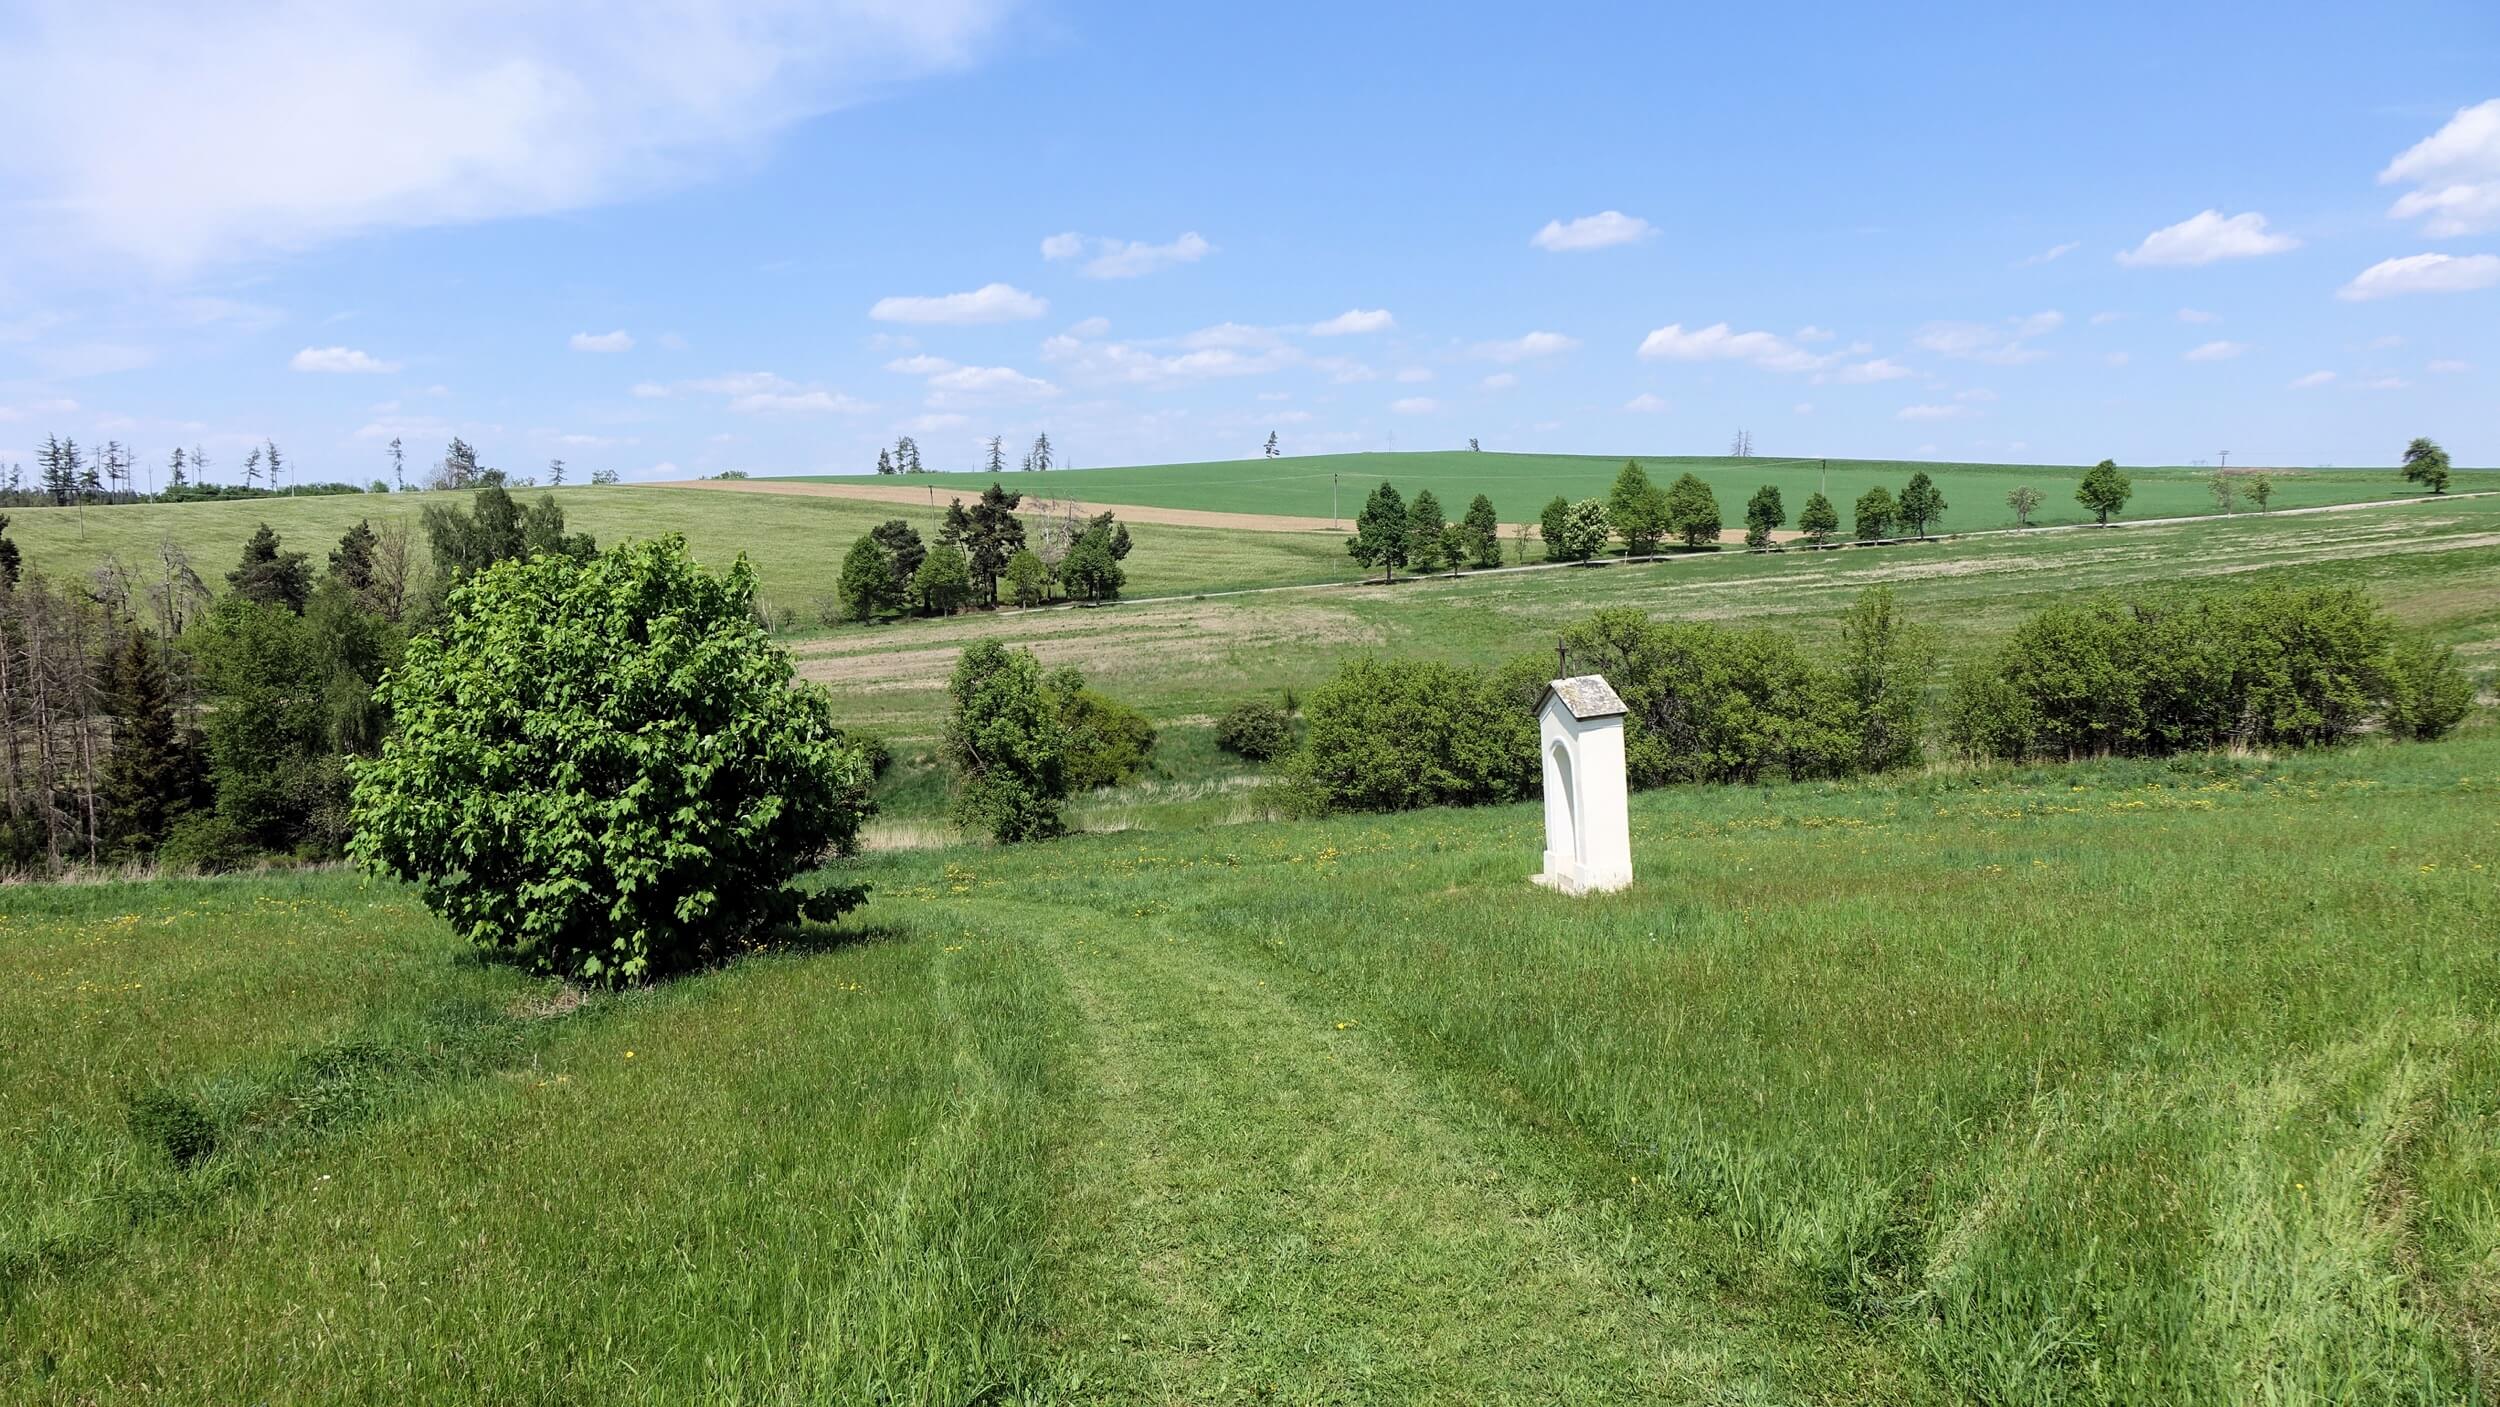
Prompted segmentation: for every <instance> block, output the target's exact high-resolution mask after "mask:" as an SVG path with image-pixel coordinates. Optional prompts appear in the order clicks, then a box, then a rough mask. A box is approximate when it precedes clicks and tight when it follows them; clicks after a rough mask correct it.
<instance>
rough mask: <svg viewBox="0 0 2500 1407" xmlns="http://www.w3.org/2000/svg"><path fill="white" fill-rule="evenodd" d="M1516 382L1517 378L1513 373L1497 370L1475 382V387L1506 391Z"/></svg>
mask: <svg viewBox="0 0 2500 1407" xmlns="http://www.w3.org/2000/svg"><path fill="white" fill-rule="evenodd" d="M1518 384H1519V378H1518V377H1517V376H1516V375H1514V374H1513V373H1511V372H1507V371H1497V372H1495V373H1493V374H1492V375H1491V376H1488V377H1486V378H1484V379H1483V380H1482V381H1479V382H1477V383H1476V388H1477V389H1478V390H1483V391H1507V390H1509V389H1510V388H1512V387H1513V386H1516V385H1518Z"/></svg>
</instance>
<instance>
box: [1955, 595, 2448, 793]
mask: <svg viewBox="0 0 2500 1407" xmlns="http://www.w3.org/2000/svg"><path fill="white" fill-rule="evenodd" d="M2471 702H2472V686H2471V683H2470V681H2467V680H2466V679H2465V677H2464V674H2463V671H2462V670H2460V669H2458V668H2457V666H2456V663H2455V660H2454V657H2453V654H2452V653H2451V652H2449V651H2447V650H2444V649H2439V648H2436V647H2433V646H2431V645H2429V644H2427V643H2426V642H2423V641H2420V640H2418V639H2415V638H2413V637H2410V636H2407V635H2406V634H2404V633H2403V632H2401V631H2399V630H2398V629H2397V628H2396V626H2395V623H2394V622H2393V621H2391V620H2390V619H2389V618H2388V617H2387V615H2386V613H2385V612H2383V611H2381V610H2380V609H2379V608H2378V607H2377V606H2376V605H2374V604H2372V602H2371V601H2370V600H2369V598H2368V597H2367V596H2365V595H2363V594H2362V593H2361V592H2360V591H2358V590H2355V589H2353V588H2349V587H2303V588H2291V587H2265V588H2259V589H2254V590H2227V591H2209V592H2203V593H2196V594H2178V595H2170V596H2158V597H2146V598H2139V599H2122V598H2119V597H2114V596H2102V597H2096V598H2093V599H2091V600H2087V601H2080V602H2075V603H2071V604H2066V605H2059V606H2052V607H2050V608H2049V609H2047V610H2044V611H2042V612H2040V613H2039V614H2038V615H2035V616H2033V617H2031V618H2030V619H2029V620H2026V621H2024V622H2023V623H2022V624H2021V625H2020V626H2018V627H2016V629H2015V631H2014V633H2013V635H2012V637H2010V638H2009V639H2008V640H2007V641H2006V642H2005V643H2004V645H2002V646H2001V647H1999V648H1998V649H1997V650H1996V651H1995V652H1994V653H1993V654H1991V655H1989V656H1987V657H1985V658H1982V659H1978V660H1974V661H1971V662H1968V663H1967V664H1965V666H1964V667H1963V668H1962V669H1961V670H1960V671H1959V672H1958V673H1957V675H1956V677H1955V680H1954V683H1953V687H1952V690H1951V702H1950V704H1949V706H1948V709H1947V717H1948V723H1947V732H1948V735H1949V736H1950V737H1951V739H1952V741H1953V742H1954V744H1955V745H1956V746H1957V747H1958V748H1960V749H1961V750H1962V751H1964V752H1967V753H1970V754H1972V755H1975V756H1982V757H1997V758H2008V759H2022V758H2066V757H2096V756H2120V757H2157V756H2162V755H2165V754H2168V753H2173V752H2181V751H2187V750H2191V749H2198V748H2212V747H2224V746H2233V745H2238V746H2253V747H2307V746H2316V745H2321V744H2331V743H2336V742H2340V741H2343V740H2345V739H2347V738H2350V737H2352V736H2353V735H2355V734H2356V733H2358V732H2360V731H2361V730H2363V729H2364V728H2365V727H2367V726H2369V725H2370V724H2371V723H2372V722H2373V721H2382V722H2384V723H2385V725H2386V727H2387V728H2388V730H2389V731H2390V732H2391V733H2395V734H2396V735H2398V736H2402V737H2432V736H2437V735H2438V734H2439V733H2442V732H2445V731H2446V730H2447V729H2448V728H2450V727H2453V726H2454V725H2455V723H2456V722H2457V720H2458V719H2460V718H2462V717H2463V716H2464V713H2465V710H2466V709H2467V708H2469V707H2470V706H2471Z"/></svg>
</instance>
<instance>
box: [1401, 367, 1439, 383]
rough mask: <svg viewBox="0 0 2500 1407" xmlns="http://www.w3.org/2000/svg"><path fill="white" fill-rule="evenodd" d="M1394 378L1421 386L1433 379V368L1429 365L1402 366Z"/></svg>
mask: <svg viewBox="0 0 2500 1407" xmlns="http://www.w3.org/2000/svg"><path fill="white" fill-rule="evenodd" d="M1394 379H1396V380H1398V381H1402V382H1404V383H1406V384H1407V385H1409V386H1420V385H1422V384H1423V383H1425V382H1427V381H1430V380H1431V379H1432V368H1430V367H1427V366H1409V367H1400V368H1399V369H1398V374H1397V376H1396V377H1395V378H1394Z"/></svg>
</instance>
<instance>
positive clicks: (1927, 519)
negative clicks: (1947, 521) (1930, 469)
mask: <svg viewBox="0 0 2500 1407" xmlns="http://www.w3.org/2000/svg"><path fill="white" fill-rule="evenodd" d="M1899 507H1900V512H1901V525H1902V526H1903V527H1905V528H1907V529H1909V530H1910V535H1911V536H1912V537H1925V536H1927V525H1928V524H1930V523H1934V522H1937V521H1939V520H1940V519H1942V518H1943V517H1944V508H1945V503H1944V491H1943V490H1942V489H1939V488H1937V487H1936V481H1935V480H1933V479H1931V478H1928V477H1927V471H1926V470H1924V469H1921V470H1920V471H1918V472H1917V473H1915V474H1912V475H1911V476H1910V482H1909V483H1907V484H1905V485H1903V486H1902V488H1901V502H1900V505H1899Z"/></svg>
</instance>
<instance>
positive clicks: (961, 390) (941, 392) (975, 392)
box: [929, 366, 1059, 404]
mask: <svg viewBox="0 0 2500 1407" xmlns="http://www.w3.org/2000/svg"><path fill="white" fill-rule="evenodd" d="M929 389H930V391H931V393H932V400H931V403H932V404H936V403H938V402H939V401H946V402H949V403H951V402H953V401H956V400H961V399H965V398H972V399H997V398H1001V397H1006V398H1015V399H1029V398H1033V397H1039V396H1055V395H1058V394H1059V388H1058V387H1056V386H1053V385H1051V384H1050V383H1049V382H1047V381H1044V380H1042V379H1041V378H1040V377H1037V376H1027V375H1025V374H1024V373H1023V372H1021V371H1018V370H1016V369H1015V368H1014V367H1012V366H959V367H953V368H951V369H949V370H946V371H941V372H939V373H938V374H937V375H935V376H932V377H930V378H929Z"/></svg>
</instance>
